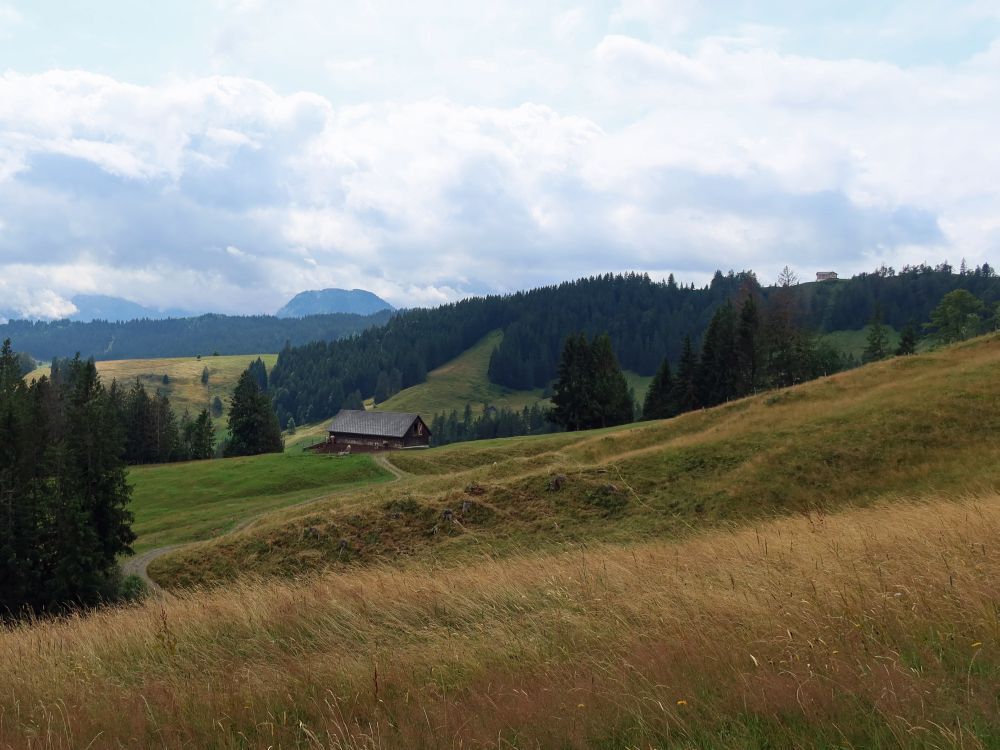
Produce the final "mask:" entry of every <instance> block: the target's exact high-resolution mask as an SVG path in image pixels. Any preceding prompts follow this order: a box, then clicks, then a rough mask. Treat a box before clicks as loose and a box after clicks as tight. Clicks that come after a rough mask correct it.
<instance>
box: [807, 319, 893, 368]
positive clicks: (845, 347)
mask: <svg viewBox="0 0 1000 750" xmlns="http://www.w3.org/2000/svg"><path fill="white" fill-rule="evenodd" d="M885 332H886V334H887V335H888V337H889V351H893V352H894V351H896V347H898V346H899V332H898V331H897V330H896V329H895V328H893V327H892V326H886V327H885ZM820 339H821V340H822V341H824V342H825V343H827V344H830V345H831V346H833V347H835V348H836V349H839V350H840V351H842V352H843V353H844V354H850V355H851V356H852V357H854V358H855V359H856V360H858V361H861V355H862V354H864V351H865V347H867V346H868V329H867V328H862V329H861V330H859V331H831V332H830V333H824V334H823V335H822V336H820Z"/></svg>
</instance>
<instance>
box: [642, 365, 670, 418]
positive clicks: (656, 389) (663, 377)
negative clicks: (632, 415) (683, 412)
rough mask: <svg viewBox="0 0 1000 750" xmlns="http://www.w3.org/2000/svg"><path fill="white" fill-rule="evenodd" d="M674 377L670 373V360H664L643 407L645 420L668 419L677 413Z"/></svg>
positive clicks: (647, 392) (647, 393)
mask: <svg viewBox="0 0 1000 750" xmlns="http://www.w3.org/2000/svg"><path fill="white" fill-rule="evenodd" d="M673 399H674V376H673V373H671V371H670V360H669V359H667V358H666V357H664V358H663V363H662V364H661V365H660V369H659V370H657V371H656V375H655V376H653V381H652V382H651V383H650V384H649V390H647V391H646V400H645V402H644V403H643V406H642V418H643V419H668V418H670V417H672V416H674V415H675V414H676V413H677V408H676V406H675V404H674V400H673Z"/></svg>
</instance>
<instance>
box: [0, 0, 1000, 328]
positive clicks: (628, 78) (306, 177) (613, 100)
mask: <svg viewBox="0 0 1000 750" xmlns="http://www.w3.org/2000/svg"><path fill="white" fill-rule="evenodd" d="M557 6H558V7H555V8H553V7H549V8H548V10H547V15H546V18H547V19H548V22H547V26H546V28H545V32H544V33H545V34H547V35H552V34H554V35H556V36H557V37H559V36H562V37H563V38H576V37H577V36H580V35H581V34H583V32H584V31H586V30H588V29H591V28H592V24H593V20H592V18H591V16H592V15H593V8H592V7H589V6H583V5H580V6H576V5H573V6H566V5H558V4H557ZM298 7H299V10H301V7H302V6H298ZM227 8H228V10H229V11H231V13H232V15H233V16H234V17H236V16H240V18H243V17H244V16H246V17H248V18H251V19H253V20H255V21H256V20H258V19H259V15H260V14H262V13H263V14H267V13H272V12H274V13H276V12H277V11H276V10H275V8H277V6H276V5H272V4H269V3H263V2H250V3H246V2H243V3H236V4H230V5H229V6H227ZM664 10H666V11H669V12H667V14H666V15H665V16H664V15H662V13H661V12H662V11H664ZM685 13H686V11H685V6H683V4H681V5H679V6H666V5H659V4H656V3H641V2H629V3H625V4H623V6H622V8H621V9H620V12H619V16H620V18H619V19H618V20H619V21H620V22H621V23H626V22H629V23H633V22H642V23H644V24H656V23H659V24H660V25H661V26H663V25H664V24H667V25H668V26H669V23H668V22H670V23H672V21H670V19H671V18H674V20H676V18H675V17H678V18H679V17H685V18H686V17H687V16H686V15H685ZM658 14H659V15H658ZM553 19H555V20H554V21H553ZM487 20H490V21H492V22H494V23H497V24H500V25H501V26H502V27H504V28H502V29H501V31H502V32H503V33H508V32H509V28H507V27H508V26H509V27H510V28H514V29H516V28H519V27H518V26H517V24H516V23H513V22H510V19H508V18H506V17H497V18H492V19H487ZM241 22H242V21H241ZM480 22H485V21H477V23H480ZM508 22H509V23H508ZM685 23H686V22H685ZM418 25H419V24H418ZM611 26H614V22H611V21H609V28H610V27H611ZM663 28H666V26H663ZM421 33H422V32H421ZM440 33H441V30H440V29H437V30H435V31H433V32H432V31H428V32H427V34H428V39H435V38H437V36H438V35H439V34H440ZM652 36H653V37H654V38H655V37H656V35H652ZM779 37H780V33H779V32H775V31H774V30H773V29H771V28H770V27H766V26H746V25H744V26H740V27H738V28H735V29H733V30H732V33H730V34H727V35H715V36H711V37H706V38H704V39H702V40H700V41H699V43H697V44H695V45H693V46H690V48H686V49H682V48H680V47H678V46H675V45H672V44H668V43H654V42H652V41H649V40H648V39H647V40H641V39H639V38H637V37H636V36H632V35H630V34H629V33H627V29H626V28H625V27H622V28H619V29H618V30H617V31H616V32H615V33H607V34H605V35H604V36H603V37H601V38H598V39H597V40H596V41H594V43H593V45H592V47H591V48H590V50H589V52H588V53H587V54H586V55H585V57H584V58H582V60H583V62H582V63H581V64H580V65H578V66H576V67H574V66H567V65H566V64H565V61H561V60H553V59H550V58H548V57H546V56H545V55H544V54H542V53H541V52H540V51H539V50H538V49H520V50H519V49H515V48H507V47H504V48H497V49H489V50H483V51H482V54H481V55H480V54H475V55H473V54H469V55H464V56H463V57H462V59H463V60H464V61H465V62H464V65H465V68H464V70H466V75H470V76H472V77H471V78H470V79H469V80H468V81H466V82H465V84H464V85H465V86H471V83H474V82H478V84H479V86H480V88H481V89H484V90H486V89H489V88H490V85H491V84H492V83H493V82H494V81H495V82H496V83H497V89H498V90H502V91H503V92H505V93H502V94H501V95H498V98H499V99H500V100H503V99H504V98H505V97H507V96H508V93H509V92H513V91H517V90H519V88H518V87H520V86H522V85H523V84H524V82H525V81H527V80H528V79H529V78H530V73H531V72H532V71H534V74H535V76H536V77H537V78H539V79H545V80H540V81H539V83H538V85H537V86H536V87H535V88H534V89H527V90H529V91H533V92H534V93H536V94H538V97H537V99H536V98H535V97H531V96H526V97H524V98H522V100H521V103H518V104H510V103H500V104H492V105H487V104H484V103H482V102H480V101H479V98H477V96H472V95H470V97H469V99H468V100H463V101H458V100H456V98H455V97H453V96H434V95H421V96H402V97H395V98H387V99H384V100H382V99H378V98H377V97H373V100H372V101H366V102H363V103H346V104H345V103H343V102H335V100H333V99H332V98H327V97H324V96H320V95H317V94H311V93H293V94H282V93H280V92H279V91H277V90H276V89H274V88H272V87H271V86H268V85H265V84H264V83H262V82H260V81H257V80H252V79H249V78H245V77H234V76H210V77H203V78H193V79H182V78H175V79H170V80H168V81H166V82H163V83H161V84H158V85H145V86H138V85H132V84H127V83H123V82H121V81H118V80H116V79H115V78H112V77H110V76H102V75H96V74H92V73H87V72H81V71H58V70H57V71H50V72H47V73H44V74H40V75H24V74H18V73H13V72H11V73H6V74H4V75H2V76H0V134H2V137H0V278H5V279H8V280H12V279H16V280H17V289H18V290H20V291H19V292H18V294H19V295H20V297H19V299H22V300H23V301H22V302H21V303H19V304H22V305H29V304H30V305H34V307H32V308H31V309H37V310H47V311H49V312H53V313H55V312H58V304H59V300H62V301H63V302H65V300H66V299H67V298H68V297H70V296H72V294H73V293H75V292H81V291H90V292H102V293H110V294H122V295H123V294H126V293H127V295H128V296H129V297H130V298H134V299H137V300H138V301H140V302H143V303H145V304H150V305H155V306H173V307H186V308H195V309H197V308H202V309H204V308H206V307H211V308H216V307H217V308H221V309H224V310H229V311H245V312H251V311H260V310H262V309H268V310H273V309H276V308H277V307H278V306H279V305H280V304H281V303H282V302H284V301H285V299H286V298H287V297H289V296H290V295H291V294H293V293H295V292H297V291H300V290H302V289H305V288H317V287H320V286H343V287H355V286H357V287H364V288H369V289H372V290H373V291H375V292H377V293H379V294H382V295H383V296H385V297H386V298H388V299H389V300H390V301H392V302H394V303H396V304H399V305H413V304H434V303H438V302H441V301H445V300H449V299H454V298H456V297H458V296H461V295H463V294H465V293H469V292H484V291H490V290H508V289H514V288H520V287H526V286H531V285H533V284H537V283H548V282H552V281H556V280H560V279H564V278H572V277H575V276H578V275H581V274H584V273H590V272H596V271H602V270H624V269H638V270H652V269H660V270H662V269H668V270H671V269H673V270H678V271H683V272H684V273H685V274H687V276H688V277H689V278H698V279H701V278H704V277H705V276H706V275H707V274H710V273H711V271H712V270H714V268H715V267H717V266H719V267H723V268H724V269H725V268H728V267H730V266H733V267H737V268H741V267H754V268H756V269H757V270H759V271H760V273H761V276H762V277H763V278H773V276H774V273H775V272H776V270H777V269H779V268H780V267H781V266H782V265H784V264H785V263H787V262H791V263H793V264H799V267H800V268H801V270H802V271H803V272H804V273H809V272H810V270H814V269H811V267H812V266H814V265H815V266H819V265H822V266H824V267H825V266H830V267H834V268H836V269H837V270H840V271H841V272H844V273H849V272H851V271H856V270H861V269H863V268H868V267H871V266H872V265H874V264H877V263H878V262H882V261H885V262H888V263H895V264H897V265H898V264H900V263H902V262H908V261H911V260H913V259H914V258H916V257H918V256H920V257H919V259H928V260H932V261H933V260H935V259H938V258H942V257H944V256H948V257H950V258H952V259H953V260H955V259H958V258H961V257H962V256H965V257H967V258H968V259H969V261H970V262H971V263H973V264H975V263H977V262H982V261H983V260H986V259H990V260H991V261H993V262H995V261H996V258H995V257H992V258H991V257H990V255H991V254H993V255H994V256H995V254H996V250H997V249H998V248H1000V227H998V224H997V220H996V218H995V217H996V216H997V215H998V213H1000V186H998V185H997V183H996V179H995V175H996V174H998V173H1000V151H998V150H997V149H995V148H993V142H994V139H995V134H994V132H993V131H994V130H995V128H994V125H993V124H994V123H996V122H998V121H1000V75H998V73H1000V54H997V52H996V50H998V49H1000V46H997V45H994V47H993V48H992V49H991V50H990V51H988V52H985V53H983V54H981V55H978V56H976V57H975V58H973V59H970V60H969V61H968V62H965V63H962V64H957V65H939V66H924V67H919V68H904V67H900V66H897V65H892V64H889V63H885V62H872V61H865V60H860V59H845V60H836V59H819V58H812V57H805V56H801V55H791V54H784V53H780V52H778V51H777V50H776V45H777V42H776V41H775V39H777V38H779ZM429 43H430V42H428V44H429ZM241 49H242V47H241ZM339 52H340V51H339V50H338V53H339ZM323 61H324V64H325V75H329V76H332V77H333V78H335V79H336V77H337V76H342V77H344V78H345V79H348V78H352V77H360V78H364V77H365V76H380V75H383V74H384V73H386V71H392V70H396V69H397V68H395V67H393V66H394V65H395V64H396V63H394V62H393V61H391V60H387V59H386V58H384V57H377V56H366V55H355V54H354V53H353V52H352V51H351V50H346V51H343V56H342V57H337V58H336V59H331V58H329V57H328V56H327V57H324V58H323ZM567 70H569V71H570V72H571V74H567ZM468 71H473V72H472V73H469V72H468ZM559 88H565V89H566V93H565V96H564V97H563V99H562V101H565V102H579V101H583V102H588V103H591V104H589V105H588V106H587V107H576V106H574V105H572V104H567V105H565V106H555V105H549V104H541V103H532V102H535V101H552V100H551V99H550V98H549V97H548V94H549V93H550V92H551V91H553V90H555V89H559ZM454 90H455V91H458V92H462V91H465V90H466V89H465V88H462V87H461V86H460V87H459V88H458V89H454ZM484 96H485V95H484ZM12 283H13V282H11V281H8V287H7V288H6V289H5V290H4V291H5V293H6V294H11V295H12V294H13V292H12V291H11V290H12V289H13V287H11V286H10V284H12ZM46 295H48V296H46ZM6 307H7V306H6V305H3V304H0V308H4V309H6ZM25 309H27V308H25Z"/></svg>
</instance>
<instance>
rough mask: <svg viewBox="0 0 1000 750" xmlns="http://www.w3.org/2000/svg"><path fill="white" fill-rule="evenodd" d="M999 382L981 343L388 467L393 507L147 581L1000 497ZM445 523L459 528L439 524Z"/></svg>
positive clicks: (181, 564)
mask: <svg viewBox="0 0 1000 750" xmlns="http://www.w3.org/2000/svg"><path fill="white" fill-rule="evenodd" d="M998 366H1000V337H997V336H991V337H986V338H981V339H977V340H975V341H972V342H969V343H966V344H964V345H960V346H957V347H951V348H948V349H945V350H941V351H936V352H932V353H927V354H921V355H916V356H913V357H907V358H901V359H893V360H890V361H887V362H883V363H878V364H876V365H872V366H868V367H865V368H861V369H859V370H854V371H851V372H847V373H842V374H839V375H836V376H833V377H829V378H825V379H822V380H819V381H814V382H811V383H807V384H805V385H802V386H798V387H795V388H791V389H787V390H783V391H776V392H770V393H766V394H762V395H760V396H756V397H753V398H748V399H744V400H741V401H737V402H732V403H730V404H727V405H725V406H722V407H718V408H715V409H709V410H705V411H699V412H693V413H689V414H686V415H684V416H682V417H679V418H676V419H672V420H668V421H665V422H652V423H643V424H638V425H630V426H627V427H623V428H615V429H611V430H606V431H597V432H588V433H564V434H559V435H552V436H542V437H535V438H515V439H508V440H499V441H483V442H479V443H472V444H459V445H453V446H448V447H445V448H440V449H433V450H430V451H424V452H417V453H401V454H394V455H393V456H392V461H393V463H394V464H396V466H397V467H399V468H400V469H402V470H403V471H406V472H409V473H411V474H413V475H415V476H413V477H411V478H410V479H408V480H407V481H406V482H405V483H403V484H402V485H396V486H395V487H394V488H393V490H392V491H391V493H386V492H384V491H380V490H378V489H372V490H370V491H369V490H365V491H361V492H359V493H357V494H356V495H352V496H351V497H350V498H348V499H346V500H338V501H337V503H336V504H335V505H334V506H330V507H326V506H325V505H324V504H323V503H319V504H317V505H316V506H314V507H313V508H312V509H311V510H310V511H309V512H308V513H306V512H301V513H300V512H296V511H288V512H285V513H277V514H274V515H272V516H270V517H269V518H268V519H267V520H266V522H262V523H261V524H259V525H258V526H256V527H255V528H254V529H252V530H248V531H247V532H246V533H242V534H236V535H232V536H228V537H224V538H221V539H219V540H216V541H214V542H211V543H208V544H205V545H200V546H194V547H190V548H187V549H185V550H183V551H180V552H178V553H175V554H173V555H170V556H168V557H165V558H163V559H161V560H158V561H157V562H156V563H155V564H154V565H153V566H152V568H151V573H152V574H153V575H154V577H158V580H160V581H161V582H162V583H164V584H168V585H178V584H189V583H211V582H215V581H221V580H226V579H231V578H233V577H235V576H237V575H238V574H241V573H245V572H248V571H253V572H259V573H264V574H275V575H294V574H299V573H301V572H304V571H306V570H308V569H315V568H316V566H318V565H319V566H322V565H327V564H329V565H336V566H340V565H343V563H344V562H345V561H347V560H350V561H374V560H377V559H382V558H384V557H386V556H388V557H398V556H400V555H402V556H406V557H411V556H416V557H418V558H423V557H428V556H433V557H434V558H435V559H453V558H456V559H457V558H462V559H465V558H467V557H468V556H469V555H476V554H479V552H481V551H482V550H483V549H484V545H485V546H486V547H487V548H489V549H493V550H515V549H521V548H526V547H527V548H533V549H537V548H544V549H550V548H558V547H560V546H561V545H564V544H567V543H575V542H579V541H581V540H589V541H594V540H606V541H616V542H632V541H635V540H637V539H642V538H651V537H660V536H662V535H664V534H666V535H670V536H676V535H684V534H687V533H689V532H690V531H692V530H697V529H703V528H707V527H710V526H713V525H716V524H720V523H729V522H732V521H736V520H747V519H751V518H762V517H767V516H770V515H773V514H776V513H777V514H783V513H790V512H817V511H820V512H829V511H831V510H834V509H836V508H839V507H843V506H844V505H850V504H870V503H873V502H876V501H879V500H881V499H886V498H891V497H894V496H896V495H907V496H914V495H924V494H934V493H941V492H945V493H960V492H963V491H973V490H981V489H984V488H985V489H997V488H998V487H1000V484H998V482H1000V460H998V459H1000V441H998V440H997V439H996V438H997V436H998V434H1000V378H997V377H996V372H997V368H998ZM556 476H559V477H562V478H561V479H559V480H554V479H553V477H556ZM554 481H556V484H558V489H557V490H556V491H549V487H550V484H551V483H552V482H554ZM463 508H464V511H463V510H462V509H463ZM446 509H447V510H451V512H452V514H453V516H454V517H455V518H456V519H458V520H459V521H460V523H448V524H443V525H442V522H441V519H442V517H443V515H444V512H445V510H446ZM306 528H312V529H317V530H318V537H309V536H304V535H303V529H306ZM342 539H343V540H345V543H346V545H347V546H346V548H345V547H342V546H340V544H339V540H342ZM345 549H346V550H349V553H346V552H345ZM290 550H295V551H296V554H289V551H290ZM304 560H308V563H305V562H303V561H304Z"/></svg>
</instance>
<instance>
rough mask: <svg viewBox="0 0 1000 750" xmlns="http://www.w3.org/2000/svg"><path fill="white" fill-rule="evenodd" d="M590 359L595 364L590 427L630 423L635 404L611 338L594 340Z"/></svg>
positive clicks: (605, 337) (600, 337) (604, 337)
mask: <svg viewBox="0 0 1000 750" xmlns="http://www.w3.org/2000/svg"><path fill="white" fill-rule="evenodd" d="M590 356H591V359H592V360H593V363H594V364H593V366H594V373H593V384H594V392H593V396H592V399H591V403H592V404H593V405H594V407H595V414H594V417H593V422H592V426H593V427H612V426H614V425H619V424H626V423H628V422H631V421H632V420H633V419H634V417H635V402H634V401H633V399H632V396H631V394H630V392H629V387H628V381H627V380H625V374H624V373H623V372H622V368H621V365H620V364H619V363H618V358H617V357H616V356H615V351H614V349H613V348H612V347H611V337H610V336H608V335H607V334H602V335H601V336H597V337H596V338H595V339H594V340H593V342H592V343H591V345H590Z"/></svg>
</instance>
